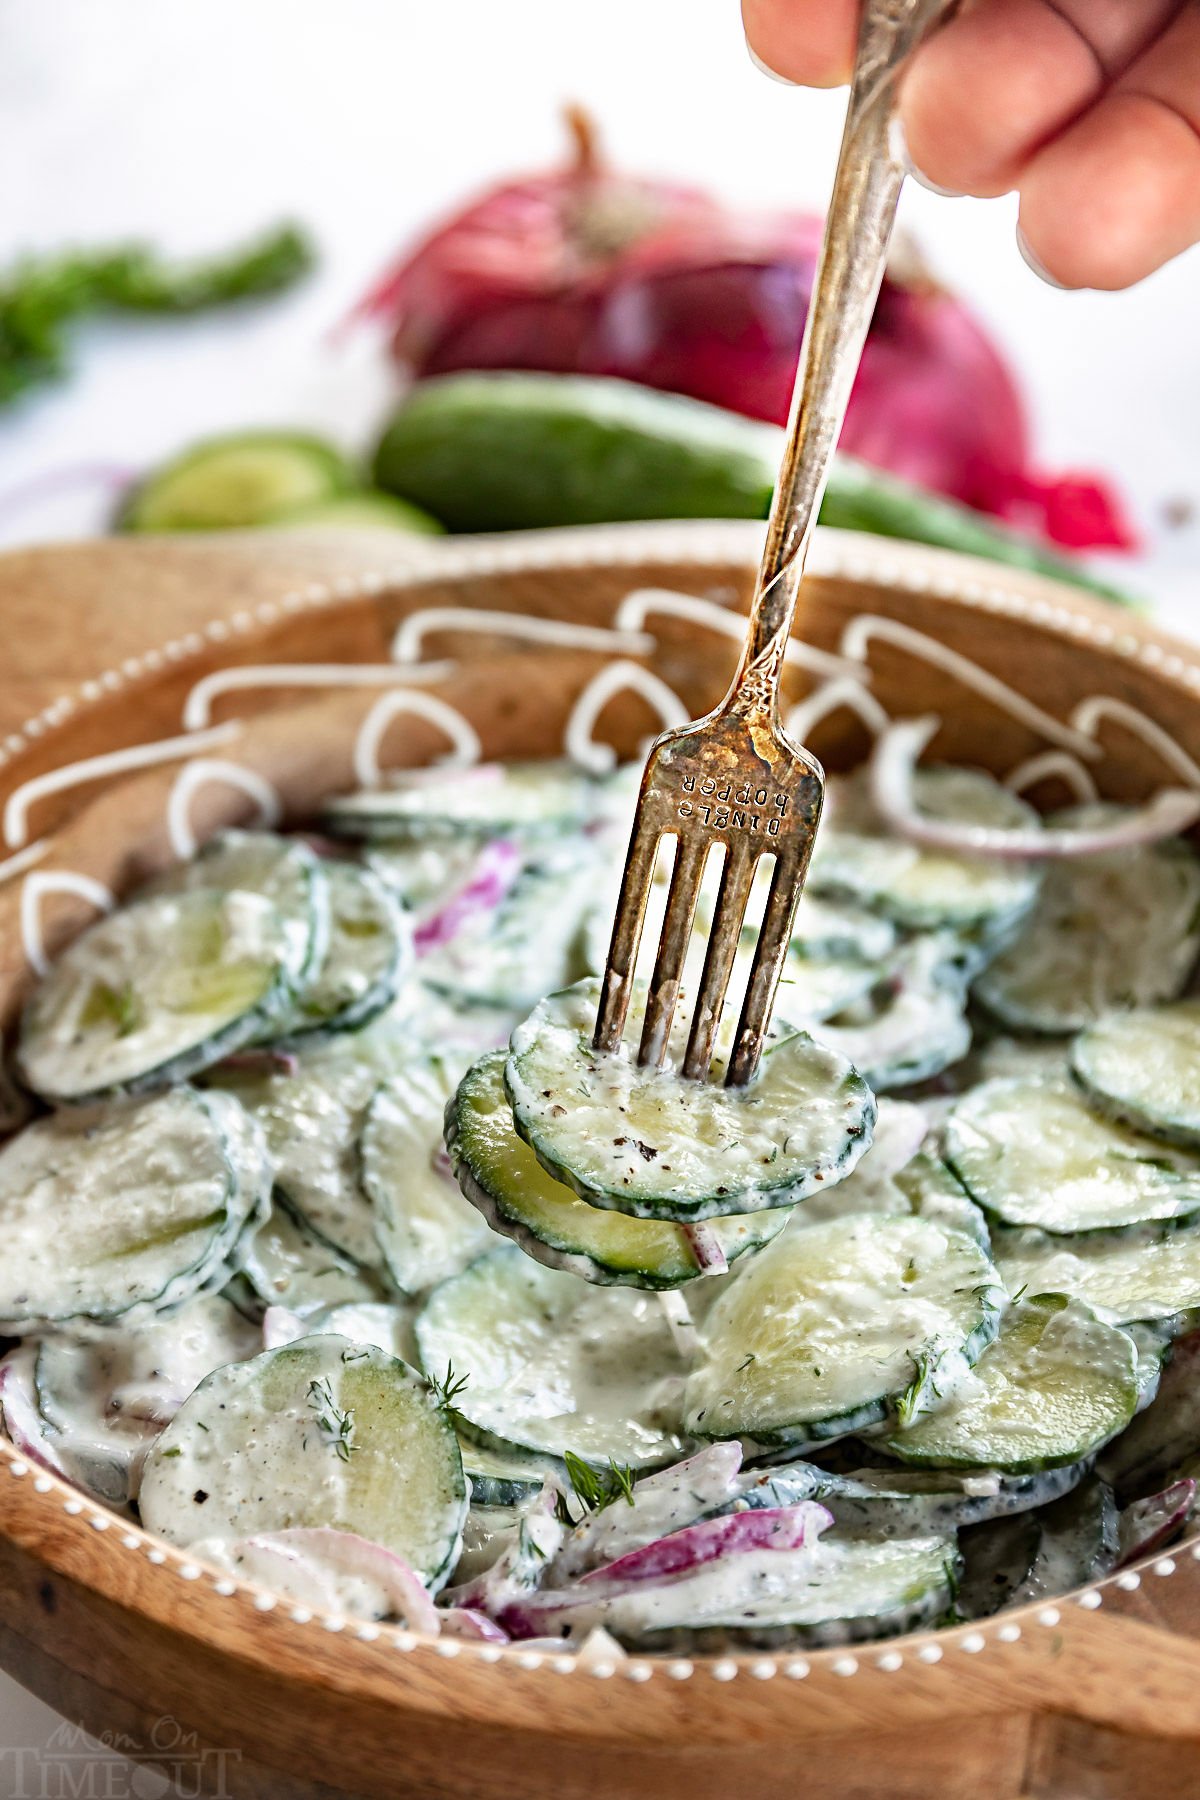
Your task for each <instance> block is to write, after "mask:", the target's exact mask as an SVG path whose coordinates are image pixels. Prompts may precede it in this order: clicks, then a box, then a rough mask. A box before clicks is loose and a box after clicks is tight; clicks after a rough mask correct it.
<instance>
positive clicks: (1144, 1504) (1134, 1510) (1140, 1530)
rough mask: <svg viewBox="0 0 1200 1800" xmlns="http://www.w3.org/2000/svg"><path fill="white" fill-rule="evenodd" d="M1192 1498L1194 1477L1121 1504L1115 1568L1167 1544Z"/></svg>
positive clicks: (1182, 1522) (1184, 1518)
mask: <svg viewBox="0 0 1200 1800" xmlns="http://www.w3.org/2000/svg"><path fill="white" fill-rule="evenodd" d="M1195 1501H1196V1483H1195V1482H1194V1481H1191V1480H1185V1481H1173V1482H1172V1483H1171V1485H1170V1487H1168V1488H1164V1489H1163V1491H1162V1493H1161V1494H1150V1495H1148V1496H1147V1498H1146V1499H1145V1500H1135V1501H1134V1502H1133V1505H1132V1506H1127V1507H1125V1508H1124V1510H1123V1511H1122V1513H1121V1523H1120V1528H1119V1542H1120V1549H1121V1553H1120V1557H1119V1559H1118V1562H1117V1564H1116V1566H1117V1568H1118V1569H1123V1568H1125V1566H1126V1564H1128V1563H1131V1562H1136V1561H1137V1559H1138V1558H1139V1557H1140V1556H1149V1555H1150V1554H1151V1552H1152V1551H1154V1550H1161V1549H1162V1547H1163V1545H1164V1544H1169V1543H1170V1542H1171V1539H1172V1538H1173V1537H1174V1536H1175V1535H1176V1533H1177V1532H1179V1531H1181V1530H1182V1529H1183V1526H1184V1525H1185V1524H1186V1522H1187V1519H1188V1517H1189V1515H1190V1514H1191V1511H1192V1507H1193V1506H1194V1505H1195Z"/></svg>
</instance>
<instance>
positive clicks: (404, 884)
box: [365, 838, 479, 925]
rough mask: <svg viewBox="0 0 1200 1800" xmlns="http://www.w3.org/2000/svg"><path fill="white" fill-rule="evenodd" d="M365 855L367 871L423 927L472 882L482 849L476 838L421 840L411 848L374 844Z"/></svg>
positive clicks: (399, 845) (411, 845)
mask: <svg viewBox="0 0 1200 1800" xmlns="http://www.w3.org/2000/svg"><path fill="white" fill-rule="evenodd" d="M365 855H366V866H367V868H369V869H370V870H371V872H372V874H374V875H377V876H378V877H379V879H380V881H382V882H383V884H384V886H385V887H386V888H387V889H388V890H389V892H390V893H393V894H395V895H396V896H397V898H398V899H399V900H401V901H402V902H403V904H404V905H405V906H406V907H407V909H408V911H409V912H410V913H412V915H413V920H414V923H416V924H417V925H421V924H423V923H425V921H426V920H427V919H428V917H429V915H430V914H431V913H432V912H435V911H436V910H437V909H438V908H439V907H440V906H441V905H442V904H443V903H444V902H445V901H446V900H447V899H449V897H450V896H451V895H452V894H454V893H456V892H457V891H458V889H459V888H461V887H462V886H463V885H464V883H466V882H467V881H468V880H469V879H470V877H471V875H472V873H473V872H474V870H475V868H476V865H477V863H478V861H479V845H478V843H477V842H476V841H475V839H473V838H467V840H466V841H465V842H464V843H452V842H448V841H446V840H444V839H441V838H430V839H424V838H418V839H417V840H416V841H415V842H414V843H411V844H404V843H401V844H372V845H370V846H369V848H368V849H367V850H366V853H365Z"/></svg>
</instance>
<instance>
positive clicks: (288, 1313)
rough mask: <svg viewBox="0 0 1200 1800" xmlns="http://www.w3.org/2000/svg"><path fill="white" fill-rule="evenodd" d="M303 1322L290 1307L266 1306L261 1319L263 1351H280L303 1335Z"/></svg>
mask: <svg viewBox="0 0 1200 1800" xmlns="http://www.w3.org/2000/svg"><path fill="white" fill-rule="evenodd" d="M305 1329H306V1327H305V1324H304V1320H303V1319H302V1318H301V1317H300V1314H299V1313H295V1312H293V1311H292V1309H291V1307H290V1306H268V1308H267V1310H266V1312H265V1313H264V1314H263V1319H262V1334H263V1349H264V1350H281V1349H282V1348H283V1346H284V1345H285V1344H294V1343H295V1342H296V1339H297V1338H302V1337H303V1336H304V1334H305Z"/></svg>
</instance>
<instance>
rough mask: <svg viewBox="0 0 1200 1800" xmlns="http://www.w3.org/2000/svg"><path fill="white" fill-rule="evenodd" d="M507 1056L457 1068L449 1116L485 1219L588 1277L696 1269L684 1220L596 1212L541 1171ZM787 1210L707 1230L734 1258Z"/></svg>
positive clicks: (616, 1282)
mask: <svg viewBox="0 0 1200 1800" xmlns="http://www.w3.org/2000/svg"><path fill="white" fill-rule="evenodd" d="M505 1061H506V1053H505V1052H504V1051H503V1050H496V1051H493V1052H492V1053H491V1054H490V1055H488V1056H484V1057H482V1058H481V1059H480V1061H479V1062H477V1063H476V1064H475V1065H474V1067H473V1068H472V1069H469V1070H468V1072H467V1074H466V1075H465V1076H464V1077H463V1080H462V1083H461V1085H460V1086H459V1089H458V1093H457V1094H456V1095H455V1097H454V1099H453V1100H452V1101H451V1103H450V1106H449V1109H448V1111H447V1115H446V1148H447V1149H448V1151H449V1152H450V1160H451V1162H452V1163H453V1165H454V1173H455V1175H456V1177H457V1179H458V1181H459V1184H460V1186H461V1187H462V1191H463V1193H464V1194H465V1195H466V1196H467V1199H468V1200H470V1201H471V1202H472V1204H473V1205H474V1206H476V1207H478V1209H479V1211H480V1212H481V1213H482V1214H483V1217H484V1218H485V1219H486V1220H487V1222H488V1224H489V1225H490V1226H492V1227H493V1229H494V1230H496V1231H501V1232H503V1233H504V1234H505V1235H506V1236H508V1237H511V1238H512V1239H513V1240H514V1241H515V1242H516V1243H518V1244H520V1246H521V1248H522V1249H523V1250H524V1251H525V1252H526V1254H527V1255H529V1256H533V1257H536V1259H537V1261H538V1262H542V1263H545V1264H546V1265H547V1267H549V1268H552V1269H565V1270H567V1272H568V1273H569V1274H572V1275H578V1276H581V1277H582V1278H583V1280H585V1281H596V1282H600V1283H602V1284H607V1285H611V1286H624V1287H639V1288H671V1287H679V1286H680V1285H681V1284H682V1283H683V1282H685V1281H692V1280H694V1279H695V1278H696V1276H698V1275H703V1274H704V1273H705V1269H704V1267H702V1266H701V1264H700V1263H699V1262H698V1261H697V1259H696V1254H695V1251H694V1250H693V1248H692V1246H691V1243H690V1240H689V1239H688V1236H687V1233H686V1232H685V1231H684V1229H683V1228H682V1226H679V1225H672V1224H668V1223H667V1222H665V1221H662V1220H658V1219H629V1218H625V1217H624V1216H623V1215H622V1214H620V1213H615V1212H603V1211H601V1210H600V1209H599V1208H598V1207H594V1206H589V1205H588V1204H587V1202H586V1201H583V1200H580V1199H578V1198H577V1197H576V1195H575V1194H574V1192H573V1191H572V1190H571V1189H570V1188H568V1187H566V1186H564V1185H563V1183H562V1182H561V1181H555V1179H554V1177H553V1176H552V1175H549V1174H547V1172H546V1170H545V1169H544V1168H543V1167H542V1165H541V1163H539V1161H538V1159H537V1157H536V1156H535V1155H534V1153H533V1151H532V1150H531V1149H530V1148H529V1145H528V1144H526V1143H525V1142H524V1140H523V1139H521V1138H519V1137H518V1136H517V1133H516V1131H515V1129H514V1128H513V1116H512V1108H511V1106H510V1105H509V1103H508V1095H507V1093H506V1092H505V1087H504V1065H505ZM364 1153H365V1143H364ZM787 1217H788V1213H787V1210H786V1208H773V1209H771V1210H769V1211H767V1212H762V1213H755V1214H751V1215H748V1216H746V1217H745V1218H738V1217H736V1216H734V1217H730V1218H723V1219H717V1220H715V1221H714V1222H713V1224H712V1226H711V1227H710V1229H711V1231H712V1233H713V1236H714V1237H715V1238H716V1240H717V1242H718V1244H719V1245H720V1247H721V1250H722V1252H723V1253H724V1256H725V1260H726V1261H727V1262H733V1261H734V1260H735V1258H737V1257H738V1256H741V1255H742V1254H743V1252H744V1251H746V1250H753V1249H757V1248H758V1246H759V1245H761V1244H764V1243H767V1242H768V1241H769V1240H770V1239H771V1238H772V1237H774V1236H775V1234H776V1232H778V1231H780V1230H782V1228H783V1226H784V1224H785V1223H786V1221H787Z"/></svg>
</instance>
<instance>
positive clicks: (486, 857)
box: [413, 838, 521, 956]
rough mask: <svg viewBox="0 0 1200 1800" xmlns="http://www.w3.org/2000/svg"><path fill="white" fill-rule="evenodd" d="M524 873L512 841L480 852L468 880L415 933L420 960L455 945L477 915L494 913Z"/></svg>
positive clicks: (496, 842)
mask: <svg viewBox="0 0 1200 1800" xmlns="http://www.w3.org/2000/svg"><path fill="white" fill-rule="evenodd" d="M520 872H521V852H520V850H519V849H518V847H517V845H516V844H515V843H513V841H512V839H511V838H493V839H492V840H491V842H490V843H487V844H485V845H484V846H483V849H482V850H481V851H480V852H479V856H478V858H477V860H476V863H475V867H474V869H473V871H472V873H471V876H470V878H469V880H468V881H467V882H466V883H465V884H464V886H462V887H461V888H459V890H458V892H457V893H456V894H452V895H451V897H450V899H449V900H447V901H446V902H445V904H444V905H442V906H439V907H438V909H437V911H436V912H433V913H431V914H430V915H429V917H428V918H425V919H422V921H421V923H420V924H419V925H418V926H417V927H416V929H415V930H414V932H413V947H414V948H415V950H416V953H417V955H418V956H427V955H428V954H429V952H430V951H431V950H438V949H441V947H442V946H443V945H444V944H449V943H452V942H453V940H454V939H455V938H456V937H457V936H458V934H459V932H460V931H461V930H462V929H463V927H464V925H466V924H467V922H468V920H470V919H472V918H474V916H475V915H476V914H477V913H481V912H494V911H495V909H496V907H498V906H499V905H500V903H501V901H502V900H503V899H504V897H505V895H506V894H507V893H508V891H509V889H510V888H511V887H512V885H513V883H514V881H515V880H516V879H517V876H518V875H519V874H520Z"/></svg>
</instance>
